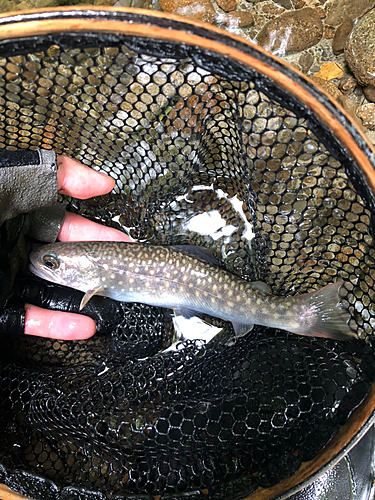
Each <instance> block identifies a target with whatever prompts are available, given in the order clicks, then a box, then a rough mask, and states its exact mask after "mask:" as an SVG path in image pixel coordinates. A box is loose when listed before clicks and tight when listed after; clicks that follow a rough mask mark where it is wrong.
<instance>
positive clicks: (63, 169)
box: [24, 156, 131, 340]
mask: <svg viewBox="0 0 375 500" xmlns="http://www.w3.org/2000/svg"><path fill="white" fill-rule="evenodd" d="M57 164H58V170H57V184H58V191H59V193H61V194H65V195H68V196H74V197H75V198H80V199H87V198H91V197H93V196H99V195H103V194H106V193H108V192H110V191H111V190H112V189H113V187H114V184H115V183H114V180H113V179H112V178H111V177H108V176H107V175H105V174H102V173H99V172H96V171H95V170H92V169H91V168H88V167H86V166H84V165H81V164H80V163H78V162H76V161H75V160H72V159H70V158H68V157H66V156H58V157H57ZM58 240H60V241H131V238H130V237H129V236H127V235H126V234H124V233H122V232H121V231H118V230H117V229H113V228H110V227H106V226H102V225H100V224H97V223H96V222H93V221H90V220H88V219H85V218H84V217H81V216H79V215H77V214H73V213H69V212H68V213H67V214H66V216H65V219H64V222H63V224H62V226H61V229H60V232H59V234H58ZM25 310H26V315H25V330H24V332H25V334H26V335H35V336H39V337H47V338H52V339H63V340H82V339H87V338H89V337H92V336H93V335H94V333H95V331H96V325H95V321H94V320H93V319H91V318H89V317H87V316H83V315H81V314H75V313H69V312H61V311H53V310H49V309H42V308H41V307H37V306H35V305H32V304H25Z"/></svg>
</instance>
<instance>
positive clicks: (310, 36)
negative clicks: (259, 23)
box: [256, 7, 323, 54]
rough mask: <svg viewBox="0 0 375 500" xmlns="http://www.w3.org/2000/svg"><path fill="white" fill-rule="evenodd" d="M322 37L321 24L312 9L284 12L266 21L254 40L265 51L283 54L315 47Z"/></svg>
mask: <svg viewBox="0 0 375 500" xmlns="http://www.w3.org/2000/svg"><path fill="white" fill-rule="evenodd" d="M322 36H323V24H322V20H321V19H320V16H319V15H318V14H317V13H316V11H315V10H314V9H311V8H310V7H306V8H305V9H300V10H295V11H286V12H283V13H282V14H281V15H280V16H278V17H277V18H275V19H271V20H270V21H268V22H267V23H266V24H265V25H264V26H263V28H262V29H261V30H260V32H259V33H258V35H257V37H256V40H257V42H258V44H259V45H261V46H262V47H264V48H265V49H266V50H268V51H270V52H273V53H279V54H283V53H286V52H293V51H299V50H305V49H307V48H309V47H312V46H313V45H316V44H317V43H318V42H319V41H320V39H321V38H322Z"/></svg>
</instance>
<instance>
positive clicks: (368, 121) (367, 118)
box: [356, 102, 375, 130]
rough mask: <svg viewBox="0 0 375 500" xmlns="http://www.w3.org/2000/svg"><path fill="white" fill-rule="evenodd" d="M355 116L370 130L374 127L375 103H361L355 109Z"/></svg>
mask: <svg viewBox="0 0 375 500" xmlns="http://www.w3.org/2000/svg"><path fill="white" fill-rule="evenodd" d="M356 114H357V116H358V117H359V118H360V119H361V120H362V123H363V126H364V127H366V128H369V129H370V130H374V129H375V104H374V103H373V102H371V103H369V104H362V106H358V108H357V109H356Z"/></svg>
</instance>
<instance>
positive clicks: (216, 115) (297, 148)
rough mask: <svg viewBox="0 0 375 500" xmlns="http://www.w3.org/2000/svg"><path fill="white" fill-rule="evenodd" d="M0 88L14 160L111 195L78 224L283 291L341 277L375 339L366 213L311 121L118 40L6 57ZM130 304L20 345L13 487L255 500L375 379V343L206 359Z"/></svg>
mask: <svg viewBox="0 0 375 500" xmlns="http://www.w3.org/2000/svg"><path fill="white" fill-rule="evenodd" d="M0 76H1V79H0V96H1V97H0V106H1V107H0V113H1V119H0V144H1V147H4V148H6V149H17V148H30V149H37V148H47V149H53V150H54V151H56V153H58V154H66V155H69V156H71V157H73V158H75V159H77V160H79V161H80V162H82V163H84V164H86V165H88V166H90V167H92V168H94V169H96V170H100V171H104V172H106V173H107V174H109V175H110V176H111V177H113V178H114V179H115V181H116V187H115V189H114V191H113V192H112V193H110V194H108V195H107V196H103V197H100V198H97V199H95V200H89V201H85V202H82V201H78V200H74V199H72V200H69V209H70V210H71V211H76V212H78V213H80V214H82V215H85V216H86V217H89V218H91V219H93V220H96V221H100V222H101V223H103V224H107V225H111V226H113V227H117V228H119V229H122V230H124V231H126V232H128V233H129V234H130V235H131V236H133V237H134V238H136V239H138V240H140V241H144V242H147V243H149V244H156V243H158V244H160V243H161V244H183V243H191V244H198V245H203V246H205V247H208V248H211V249H212V250H213V251H214V252H215V255H216V256H218V257H219V258H220V259H221V261H222V264H223V266H225V267H226V268H227V269H229V270H230V271H231V272H233V273H235V274H237V275H239V276H242V277H243V278H245V279H248V280H254V279H256V280H262V281H264V282H266V283H268V284H269V285H270V287H271V288H272V292H273V293H274V294H278V295H280V294H281V295H289V294H297V293H303V292H308V291H312V290H315V289H318V288H320V287H322V286H324V285H326V284H328V283H331V282H333V281H336V280H338V279H343V280H345V281H346V282H347V286H346V291H345V294H346V296H345V298H344V300H345V301H346V303H347V307H349V310H350V313H351V316H352V320H351V323H350V324H351V327H352V328H353V330H355V331H357V333H358V335H359V337H360V338H362V339H369V338H370V337H371V334H372V331H373V326H374V322H375V306H374V304H375V297H374V295H375V291H374V279H375V269H374V257H375V250H374V245H373V239H372V232H371V214H370V210H369V208H368V206H367V205H366V202H365V200H364V199H363V198H362V197H361V196H360V194H359V191H357V188H356V186H354V185H353V184H352V183H351V180H350V179H349V178H348V176H347V173H345V171H344V169H343V167H342V164H341V163H340V161H339V160H338V159H337V157H336V156H335V155H334V154H333V153H332V152H330V150H329V147H330V144H323V142H322V141H321V140H319V139H318V137H317V135H316V133H315V132H313V130H312V128H311V127H310V122H309V115H308V113H307V112H306V113H305V114H303V113H300V114H299V115H296V114H295V113H294V112H292V111H290V110H288V109H286V108H284V107H282V105H281V104H279V103H277V102H276V101H274V100H273V99H272V95H271V94H270V93H269V92H268V94H267V95H266V94H264V93H263V91H264V89H263V88H260V86H259V85H258V84H257V83H256V82H252V81H232V80H231V79H229V78H225V77H223V76H217V75H215V74H214V73H213V72H212V71H210V70H207V69H205V68H204V67H200V66H199V65H198V64H197V63H194V62H193V60H192V59H190V58H185V59H179V58H176V59H173V58H170V57H165V58H162V57H160V58H158V57H156V56H155V57H153V56H149V55H144V54H142V53H136V52H133V51H132V50H129V49H128V48H127V47H126V46H124V45H121V44H117V45H116V46H108V47H95V48H88V49H80V48H74V49H62V48H60V47H59V46H57V45H52V46H50V47H49V48H48V49H46V50H44V51H39V52H35V51H34V52H31V53H24V55H15V56H12V57H9V58H2V59H0ZM197 221H198V222H200V226H199V229H197V224H196V223H197ZM202 221H203V222H202ZM217 221H219V223H217ZM215 224H216V226H215ZM121 307H122V308H123V311H124V318H125V319H124V321H123V322H122V323H121V324H119V325H118V327H117V328H116V329H115V330H114V331H113V332H112V333H111V334H110V335H106V336H104V335H103V336H96V337H94V338H93V339H91V340H88V341H78V342H70V343H67V342H63V341H53V340H45V339H33V338H27V339H26V338H25V339H19V338H18V339H16V341H11V340H8V344H7V345H6V346H5V347H4V349H3V355H2V361H1V364H0V367H1V368H0V370H1V379H0V391H1V392H0V397H1V413H0V443H1V445H0V462H1V464H2V466H1V468H0V479H1V481H2V482H5V483H6V484H8V485H10V486H11V487H12V488H14V489H16V490H17V491H21V492H23V493H24V494H27V495H28V496H30V497H32V498H37V499H42V498H43V500H45V499H50V498H51V499H86V498H87V499H91V498H92V499H94V498H95V499H104V498H112V499H131V498H149V496H150V497H152V496H155V495H161V496H162V498H183V497H184V496H188V498H206V499H231V500H234V499H236V498H243V497H245V496H246V495H248V494H250V493H251V492H253V491H255V490H256V489H257V488H258V487H259V486H263V487H268V486H271V485H274V484H276V483H278V482H279V481H280V480H281V479H283V478H285V477H287V476H289V475H291V474H292V473H293V472H294V471H296V470H297V469H298V468H299V466H300V465H301V463H302V462H304V461H307V460H312V459H313V458H314V457H315V456H316V454H317V453H318V452H319V451H320V450H321V449H322V448H323V447H324V446H326V445H327V443H328V442H329V441H330V439H331V438H332V436H334V435H335V433H336V432H337V431H338V429H339V428H340V426H341V425H342V424H343V423H344V422H345V421H346V420H347V418H348V416H349V415H350V414H351V413H352V411H353V410H354V409H355V408H356V407H357V406H358V405H359V404H360V403H361V401H362V400H363V399H364V398H365V396H366V394H367V393H368V390H369V387H370V385H371V382H372V369H371V366H373V358H372V351H371V349H370V347H369V344H368V342H364V341H363V342H359V341H353V342H342V343H336V342H334V341H330V340H323V339H313V338H303V337H298V336H295V335H292V334H288V333H286V332H282V331H278V330H271V329H267V328H263V327H255V328H254V330H253V331H252V332H251V333H250V334H249V335H247V336H246V337H244V338H240V339H237V340H235V341H234V340H229V341H228V339H231V337H232V336H233V332H232V330H231V325H229V324H225V323H221V324H222V326H223V327H224V333H223V334H222V335H221V336H219V337H218V338H215V339H214V340H212V341H211V342H209V343H207V344H205V343H204V342H200V341H198V340H196V341H185V342H182V343H180V344H179V345H178V348H177V349H175V350H168V351H164V349H165V347H167V346H168V345H169V342H170V335H171V332H170V330H171V325H170V321H168V320H166V318H165V314H164V313H163V311H162V310H160V309H157V308H152V307H148V306H144V305H138V304H133V305H126V304H123V305H122V306H121ZM4 353H6V355H4Z"/></svg>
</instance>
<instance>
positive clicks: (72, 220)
mask: <svg viewBox="0 0 375 500" xmlns="http://www.w3.org/2000/svg"><path fill="white" fill-rule="evenodd" d="M57 239H58V240H60V241H133V240H132V238H130V236H128V235H127V234H125V233H122V232H121V231H118V230H117V229H114V228H113V227H107V226H102V225H101V224H98V223H97V222H93V221H91V220H88V219H85V218H84V217H81V216H80V215H77V214H72V213H70V212H67V214H66V216H65V219H64V222H63V223H62V226H61V229H60V232H59V234H58V235H57Z"/></svg>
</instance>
